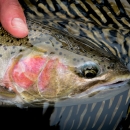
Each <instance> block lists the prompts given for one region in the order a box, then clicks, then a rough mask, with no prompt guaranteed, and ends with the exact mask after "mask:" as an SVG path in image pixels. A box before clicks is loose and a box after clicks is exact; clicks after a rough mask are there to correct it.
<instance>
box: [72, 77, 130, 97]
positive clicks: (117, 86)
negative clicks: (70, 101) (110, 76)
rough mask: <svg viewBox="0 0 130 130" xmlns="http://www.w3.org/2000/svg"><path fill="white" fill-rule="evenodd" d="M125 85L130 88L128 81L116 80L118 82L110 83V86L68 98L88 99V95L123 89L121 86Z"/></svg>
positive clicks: (93, 88) (89, 90)
mask: <svg viewBox="0 0 130 130" xmlns="http://www.w3.org/2000/svg"><path fill="white" fill-rule="evenodd" d="M127 84H128V85H129V86H130V79H126V80H118V81H116V82H113V83H110V84H106V85H100V86H94V87H92V88H90V89H88V90H86V91H85V92H82V93H80V94H76V95H74V96H71V97H70V98H84V97H86V96H87V97H89V95H91V94H93V93H96V92H97V93H98V92H101V91H105V90H111V89H120V88H123V86H125V85H127ZM95 95H96V94H95ZM95 95H94V96H95Z"/></svg>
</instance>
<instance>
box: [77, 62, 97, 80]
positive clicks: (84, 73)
mask: <svg viewBox="0 0 130 130" xmlns="http://www.w3.org/2000/svg"><path fill="white" fill-rule="evenodd" d="M76 73H77V74H78V75H79V76H80V77H84V78H88V79H91V78H94V77H96V76H97V74H98V73H99V66H98V65H97V64H96V63H94V62H86V63H85V64H84V65H82V66H80V67H78V68H77V69H76Z"/></svg>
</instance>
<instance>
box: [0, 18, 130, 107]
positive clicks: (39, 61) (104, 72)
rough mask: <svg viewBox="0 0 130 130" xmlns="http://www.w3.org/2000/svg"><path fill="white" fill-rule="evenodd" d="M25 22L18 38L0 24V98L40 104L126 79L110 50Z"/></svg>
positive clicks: (93, 92)
mask: <svg viewBox="0 0 130 130" xmlns="http://www.w3.org/2000/svg"><path fill="white" fill-rule="evenodd" d="M27 25H28V28H29V35H28V37H26V38H23V39H18V38H14V37H12V36H11V35H10V34H8V33H7V32H6V31H5V30H4V29H3V28H2V26H1V27H0V63H1V67H0V72H1V73H0V86H1V92H0V99H1V101H5V102H10V103H14V104H17V103H18V104H36V106H40V104H42V105H43V103H44V102H60V101H61V102H62V101H64V100H65V101H68V99H74V100H75V99H86V98H89V97H93V96H94V95H96V94H98V93H99V92H102V91H106V90H113V89H114V88H118V89H119V88H122V86H125V85H126V86H127V85H128V84H129V79H130V72H129V71H128V69H127V68H126V66H125V65H124V64H123V63H122V62H120V60H119V59H118V58H117V57H115V56H114V55H113V54H112V53H108V52H107V51H104V50H103V49H99V48H98V47H97V46H95V45H94V44H92V43H91V42H89V41H87V40H82V39H79V38H76V37H73V36H71V35H67V34H66V33H65V32H62V31H60V30H58V29H56V28H53V27H50V26H47V25H43V24H41V23H39V22H36V21H33V20H31V19H27Z"/></svg>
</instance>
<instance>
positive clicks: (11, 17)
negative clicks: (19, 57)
mask: <svg viewBox="0 0 130 130" xmlns="http://www.w3.org/2000/svg"><path fill="white" fill-rule="evenodd" d="M0 19H1V24H2V26H3V27H4V28H5V30H7V31H8V32H9V33H10V34H12V35H13V36H14V37H18V38H23V37H25V36H27V34H28V28H27V25H26V19H25V16H24V13H23V10H22V8H21V6H20V4H19V2H18V0H0Z"/></svg>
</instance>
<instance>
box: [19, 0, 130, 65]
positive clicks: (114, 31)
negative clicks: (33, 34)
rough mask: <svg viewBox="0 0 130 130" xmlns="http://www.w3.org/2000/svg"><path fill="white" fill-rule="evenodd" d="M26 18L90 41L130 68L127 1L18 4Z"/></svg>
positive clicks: (46, 0) (26, 1) (25, 1)
mask: <svg viewBox="0 0 130 130" xmlns="http://www.w3.org/2000/svg"><path fill="white" fill-rule="evenodd" d="M19 1H20V3H21V5H22V6H23V8H24V12H25V14H26V16H28V17H29V18H31V19H34V20H38V21H40V22H42V23H43V24H47V25H50V26H53V27H55V28H57V29H60V30H62V31H65V32H66V33H68V34H73V35H74V36H76V37H79V38H82V39H87V40H90V41H91V42H93V43H94V44H95V45H96V46H98V47H99V48H103V49H105V50H107V51H110V52H112V53H113V54H114V55H116V56H118V57H119V58H120V59H121V60H123V61H125V63H126V65H128V66H129V61H130V58H129V57H130V47H129V46H130V43H129V41H130V37H129V36H130V16H129V15H130V2H129V1H127V0H120V1H119V0H86V1H84V0H68V1H67V0H62V1H61V0H55V1H53V0H19Z"/></svg>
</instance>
